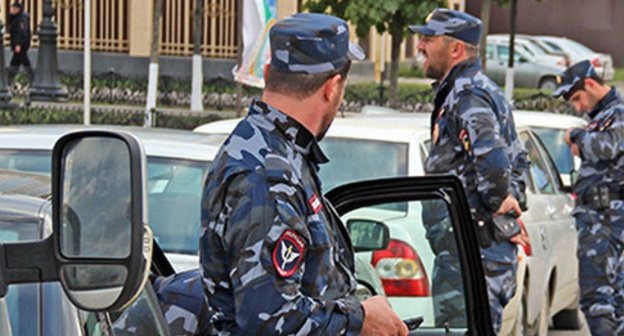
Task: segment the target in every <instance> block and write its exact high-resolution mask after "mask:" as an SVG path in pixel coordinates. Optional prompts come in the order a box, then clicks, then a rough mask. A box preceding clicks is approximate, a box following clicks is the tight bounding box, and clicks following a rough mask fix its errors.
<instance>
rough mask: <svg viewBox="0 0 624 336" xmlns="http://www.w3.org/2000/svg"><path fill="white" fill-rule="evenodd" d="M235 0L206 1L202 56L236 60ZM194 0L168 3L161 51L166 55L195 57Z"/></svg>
mask: <svg viewBox="0 0 624 336" xmlns="http://www.w3.org/2000/svg"><path fill="white" fill-rule="evenodd" d="M237 2H238V1H236V0H204V3H203V7H204V8H203V17H204V22H203V25H202V45H201V49H202V56H204V57H218V58H236V56H237V50H238V49H237V45H236V36H237V30H238V27H237V19H236V13H237ZM194 5H195V1H194V0H165V1H164V10H163V25H162V26H161V33H160V42H161V43H160V52H161V54H164V55H178V56H190V55H192V54H193V10H194Z"/></svg>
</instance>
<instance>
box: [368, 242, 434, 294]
mask: <svg viewBox="0 0 624 336" xmlns="http://www.w3.org/2000/svg"><path fill="white" fill-rule="evenodd" d="M373 267H375V269H376V270H377V273H379V277H380V278H381V282H382V284H383V287H384V290H385V292H386V295H387V296H430V295H431V292H430V290H429V281H428V278H427V272H426V271H425V268H424V267H423V264H422V261H421V260H420V256H418V253H416V251H414V249H413V248H411V247H410V246H409V245H408V244H407V243H405V242H402V241H400V240H396V239H392V240H391V241H390V244H389V245H388V248H387V249H385V250H383V251H376V252H373Z"/></svg>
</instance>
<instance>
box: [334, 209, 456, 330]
mask: <svg viewBox="0 0 624 336" xmlns="http://www.w3.org/2000/svg"><path fill="white" fill-rule="evenodd" d="M408 206H409V208H410V211H409V214H408V215H406V214H404V213H399V212H396V211H388V210H385V209H384V208H392V206H385V207H383V208H379V207H377V208H374V207H366V208H360V209H357V210H354V211H351V212H348V213H346V214H345V215H343V216H342V220H343V221H344V222H345V223H349V222H357V221H376V222H383V223H385V224H386V225H387V226H388V228H389V231H390V245H389V246H388V248H387V249H385V250H382V251H375V252H373V253H372V254H371V253H357V255H358V257H360V256H367V257H368V261H369V262H370V263H371V265H372V266H373V267H374V268H375V270H376V271H377V273H378V275H379V277H380V278H381V281H382V284H383V288H384V291H385V293H386V295H387V297H388V299H389V301H390V304H391V305H392V307H393V309H394V310H395V311H396V313H397V314H398V315H399V317H401V318H402V319H408V318H414V317H419V316H422V317H423V318H424V323H423V324H422V325H421V327H420V328H419V330H423V329H438V328H443V327H444V326H445V325H447V324H448V326H449V327H451V328H452V329H459V330H463V329H466V328H467V325H466V321H467V318H466V315H465V314H466V308H465V301H464V296H463V294H462V293H463V283H462V274H461V271H460V265H459V260H458V256H457V249H456V240H455V237H454V233H453V230H452V229H451V228H452V225H453V224H452V222H451V221H452V219H451V216H450V215H449V210H448V207H447V203H446V202H445V201H443V200H439V199H432V200H421V201H411V202H409V205H408ZM351 235H352V238H353V239H354V242H355V241H357V239H359V235H361V234H360V233H358V232H353V231H352V232H351ZM358 281H359V282H366V281H367V279H362V278H359V279H358Z"/></svg>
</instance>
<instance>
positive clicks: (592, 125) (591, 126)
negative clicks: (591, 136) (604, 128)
mask: <svg viewBox="0 0 624 336" xmlns="http://www.w3.org/2000/svg"><path fill="white" fill-rule="evenodd" d="M597 128H598V123H597V122H595V121H591V122H590V123H589V124H587V129H588V130H590V131H594V130H596V129H597Z"/></svg>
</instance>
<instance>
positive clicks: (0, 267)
mask: <svg viewBox="0 0 624 336" xmlns="http://www.w3.org/2000/svg"><path fill="white" fill-rule="evenodd" d="M53 237H54V236H50V237H48V238H46V239H45V240H40V241H35V242H28V243H3V244H0V298H1V297H4V296H5V295H6V294H7V292H8V286H9V285H10V284H18V283H33V282H45V281H55V280H58V279H59V274H58V272H57V267H56V258H55V257H54V241H53V239H52V238H53Z"/></svg>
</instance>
